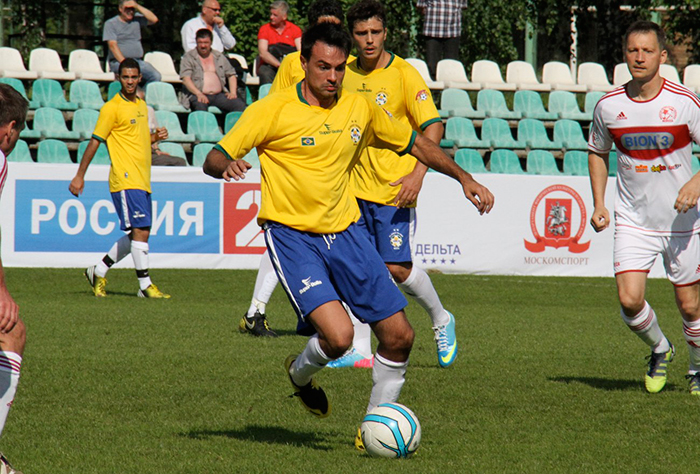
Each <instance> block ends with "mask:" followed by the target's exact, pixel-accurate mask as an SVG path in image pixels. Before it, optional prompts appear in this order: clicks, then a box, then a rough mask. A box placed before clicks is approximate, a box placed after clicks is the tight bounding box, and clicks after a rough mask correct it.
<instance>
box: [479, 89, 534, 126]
mask: <svg viewBox="0 0 700 474" xmlns="http://www.w3.org/2000/svg"><path fill="white" fill-rule="evenodd" d="M476 110H478V111H480V112H483V113H485V114H486V116H487V117H497V118H503V119H520V118H522V117H523V114H522V113H521V112H513V111H511V110H509V109H508V105H506V98H505V97H503V93H502V92H500V91H497V90H493V89H483V90H480V91H479V93H478V94H477V96H476Z"/></svg>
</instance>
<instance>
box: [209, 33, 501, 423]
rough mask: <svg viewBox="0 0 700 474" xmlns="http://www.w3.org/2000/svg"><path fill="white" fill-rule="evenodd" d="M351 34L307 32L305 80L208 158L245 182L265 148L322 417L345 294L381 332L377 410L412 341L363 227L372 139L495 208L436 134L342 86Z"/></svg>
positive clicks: (373, 399) (311, 403)
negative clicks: (361, 200)
mask: <svg viewBox="0 0 700 474" xmlns="http://www.w3.org/2000/svg"><path fill="white" fill-rule="evenodd" d="M350 43H351V41H350V38H349V35H348V34H347V32H346V31H345V30H344V29H343V28H342V27H340V26H338V25H334V24H331V23H321V24H318V25H315V26H313V27H311V28H310V29H308V30H307V31H306V32H305V33H304V35H303V37H302V48H301V52H302V53H301V57H302V66H303V68H304V70H305V73H306V77H305V79H304V80H303V81H302V82H300V83H299V84H298V85H297V86H296V87H292V88H287V89H284V90H283V91H281V92H277V93H274V94H270V95H268V96H267V97H266V98H265V99H263V100H260V101H258V102H256V103H254V104H253V105H251V106H250V107H248V109H246V111H245V112H244V113H243V116H242V117H241V118H240V120H239V121H238V122H237V123H236V125H235V127H234V128H233V129H232V130H231V131H229V133H228V134H227V135H226V136H225V137H224V138H223V139H222V140H221V141H220V142H219V143H218V144H217V145H216V147H214V149H213V150H212V151H211V152H210V153H209V155H208V156H207V159H206V161H205V163H204V172H205V173H207V174H209V175H210V176H213V177H215V178H223V179H225V180H231V179H234V180H238V179H242V178H244V177H245V174H246V172H247V170H248V169H250V167H251V165H250V164H249V163H247V162H246V161H244V160H242V159H241V158H242V157H243V156H245V154H246V153H247V152H248V151H249V150H250V149H252V148H253V147H256V148H257V150H258V152H259V156H260V166H261V170H262V174H261V191H262V202H261V207H260V212H259V214H258V222H259V223H260V224H261V225H262V226H263V228H264V229H265V240H266V243H267V248H268V251H269V252H270V255H271V257H272V261H273V263H274V265H275V270H276V271H277V273H278V275H279V277H280V281H281V282H282V284H283V286H284V288H285V291H286V292H287V296H288V297H289V300H290V302H291V303H292V306H293V307H294V308H295V310H296V312H297V315H298V317H299V318H300V319H301V320H304V321H305V322H306V323H308V324H310V325H311V326H313V328H314V329H315V330H316V334H315V335H313V336H312V337H311V338H310V339H309V342H308V343H307V345H306V347H305V348H304V350H303V351H302V353H301V354H299V355H292V356H289V357H288V358H287V360H286V361H285V368H286V370H287V373H288V376H289V379H290V382H291V384H292V386H293V389H294V394H295V395H297V396H298V397H299V399H300V401H301V403H302V404H303V405H304V407H305V408H306V409H307V410H308V411H309V412H311V413H312V414H314V415H316V416H318V417H325V416H327V415H328V414H329V413H330V404H329V402H328V399H327V397H326V395H325V392H324V391H323V389H322V388H320V387H319V386H318V385H317V384H316V381H315V380H314V379H313V376H314V374H316V373H317V372H319V371H320V370H321V369H323V367H325V366H326V364H327V363H328V362H330V361H331V360H333V359H336V358H338V357H340V356H342V355H343V354H344V353H345V352H346V351H347V349H348V348H349V347H350V345H351V344H352V338H353V326H352V323H351V322H350V319H349V318H348V315H347V313H346V312H345V310H344V309H343V306H342V304H341V301H344V302H346V303H347V304H348V306H349V307H350V308H351V309H352V312H353V313H354V314H355V315H356V316H357V317H358V318H359V319H361V320H362V321H364V322H367V323H369V324H370V325H371V327H372V330H373V331H374V333H375V335H376V336H377V339H378V340H379V344H378V347H377V355H376V357H375V363H374V368H373V374H372V377H373V382H374V383H373V387H372V392H371V395H370V400H369V408H370V409H371V408H373V407H374V406H376V405H378V404H379V403H382V402H390V401H395V400H397V399H398V396H399V393H400V392H401V388H402V386H403V384H404V380H405V372H406V367H407V365H408V356H409V354H410V352H411V347H412V345H413V337H414V334H413V329H412V328H411V325H410V324H409V323H408V320H407V318H406V315H405V313H404V311H403V308H404V307H405V306H406V299H405V298H404V297H403V295H402V294H401V292H400V291H399V289H398V288H397V287H396V285H395V284H394V282H393V281H392V279H391V277H390V275H389V273H388V271H387V269H386V267H385V265H384V263H383V262H382V259H381V257H379V254H377V251H376V250H375V248H374V247H373V246H372V245H371V244H370V242H369V240H368V239H367V238H366V237H365V236H364V235H363V234H362V233H360V232H359V229H358V228H357V225H356V222H357V220H358V219H359V218H360V210H359V208H358V206H357V201H356V199H355V197H354V195H353V193H352V190H351V189H350V171H351V170H352V167H353V166H354V165H355V163H356V162H357V160H358V159H359V155H360V153H361V152H362V150H363V149H364V147H366V146H368V145H380V144H381V146H384V147H387V148H390V149H392V150H394V151H396V152H397V153H403V152H408V151H410V152H411V153H412V154H413V155H414V156H415V157H416V158H418V159H419V160H421V161H424V162H425V163H426V164H427V165H428V166H430V167H432V168H434V169H436V170H438V171H440V172H443V173H445V174H448V175H450V176H452V177H453V178H455V179H457V180H458V181H459V182H460V183H461V185H462V188H463V190H464V194H465V196H466V197H467V199H469V200H470V201H471V202H472V203H473V204H474V205H475V206H476V207H477V209H478V210H479V212H480V213H484V212H489V211H490V210H491V208H492V206H493V195H492V194H491V193H490V192H489V191H488V189H486V188H484V187H483V186H481V185H480V184H478V183H477V182H475V181H474V180H473V179H472V177H471V175H469V174H468V173H466V172H465V171H463V170H462V169H460V168H459V166H457V165H456V164H455V163H454V161H452V160H451V159H450V158H449V157H448V156H446V155H445V154H444V153H443V152H442V150H440V148H439V147H437V146H436V145H435V144H434V143H432V142H431V141H430V140H428V139H426V138H424V137H423V136H421V135H417V134H416V133H415V132H414V131H413V130H412V129H411V128H410V127H409V126H408V125H405V124H402V123H401V122H399V121H397V120H394V119H392V118H391V117H389V115H388V114H387V113H386V112H385V111H384V110H383V109H381V108H379V107H377V106H376V105H375V104H373V103H371V102H370V101H368V100H367V99H365V98H364V97H362V96H361V95H359V94H347V93H344V92H342V91H341V84H342V80H343V76H344V74H345V66H346V61H347V57H348V51H349V49H350Z"/></svg>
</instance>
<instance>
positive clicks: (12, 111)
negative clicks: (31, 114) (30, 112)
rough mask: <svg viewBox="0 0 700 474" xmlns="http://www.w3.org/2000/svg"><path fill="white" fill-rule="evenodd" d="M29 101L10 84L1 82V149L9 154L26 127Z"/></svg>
mask: <svg viewBox="0 0 700 474" xmlns="http://www.w3.org/2000/svg"><path fill="white" fill-rule="evenodd" d="M28 107H29V103H28V102H27V100H26V99H25V98H24V97H22V94H20V93H19V92H17V91H16V90H15V89H14V88H13V87H12V86H10V85H8V84H0V150H2V152H3V153H4V154H5V155H9V154H10V153H11V152H12V150H13V149H14V148H15V144H16V143H17V140H19V133H20V132H21V131H22V130H23V129H24V122H25V120H26V118H27V108H28Z"/></svg>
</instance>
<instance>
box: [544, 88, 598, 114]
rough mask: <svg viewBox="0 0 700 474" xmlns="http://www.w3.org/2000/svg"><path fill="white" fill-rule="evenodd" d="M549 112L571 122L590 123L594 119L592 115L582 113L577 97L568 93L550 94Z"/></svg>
mask: <svg viewBox="0 0 700 474" xmlns="http://www.w3.org/2000/svg"><path fill="white" fill-rule="evenodd" d="M549 111H550V112H553V113H555V114H558V115H559V117H561V118H564V119H570V120H584V121H590V120H591V119H592V118H593V114H592V113H589V112H581V109H579V108H578V102H577V101H576V95H574V93H573V92H567V91H554V92H552V93H551V94H549Z"/></svg>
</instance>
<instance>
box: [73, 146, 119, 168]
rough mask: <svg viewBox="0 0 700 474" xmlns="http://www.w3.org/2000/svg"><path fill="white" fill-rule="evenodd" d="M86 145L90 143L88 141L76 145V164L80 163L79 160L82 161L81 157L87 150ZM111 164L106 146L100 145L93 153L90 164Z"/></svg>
mask: <svg viewBox="0 0 700 474" xmlns="http://www.w3.org/2000/svg"><path fill="white" fill-rule="evenodd" d="M88 143H90V140H84V141H82V142H80V143H79V144H78V155H77V157H78V163H80V160H82V159H83V155H84V154H85V149H86V148H87V146H88ZM111 163H112V161H111V160H110V158H109V151H108V150H107V145H105V144H104V143H100V145H99V146H98V147H97V151H96V152H95V156H94V157H93V158H92V161H91V164H93V165H109V164H111Z"/></svg>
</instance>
